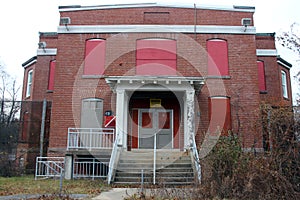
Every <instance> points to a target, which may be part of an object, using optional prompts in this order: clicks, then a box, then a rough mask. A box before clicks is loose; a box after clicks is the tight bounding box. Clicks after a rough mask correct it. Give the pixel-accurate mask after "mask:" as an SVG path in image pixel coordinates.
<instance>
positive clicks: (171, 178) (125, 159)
mask: <svg viewBox="0 0 300 200" xmlns="http://www.w3.org/2000/svg"><path fill="white" fill-rule="evenodd" d="M156 158H157V159H156V182H157V183H158V182H160V183H162V184H169V185H188V184H191V183H193V181H194V173H193V168H192V163H191V158H190V156H189V155H188V154H187V153H185V152H178V151H177V152H175V151H165V152H164V151H159V152H157V157H156ZM142 170H143V177H144V180H143V181H144V183H149V184H152V183H153V151H152V152H151V151H141V152H122V153H121V155H120V160H119V164H118V167H117V171H116V175H115V180H114V183H116V184H140V183H141V176H142V175H141V173H142Z"/></svg>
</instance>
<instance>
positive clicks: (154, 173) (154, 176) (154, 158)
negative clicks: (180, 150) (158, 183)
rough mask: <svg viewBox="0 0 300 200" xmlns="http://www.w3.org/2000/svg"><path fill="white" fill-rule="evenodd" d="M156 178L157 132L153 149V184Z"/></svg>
mask: <svg viewBox="0 0 300 200" xmlns="http://www.w3.org/2000/svg"><path fill="white" fill-rule="evenodd" d="M155 179H156V133H155V134H154V149H153V184H154V185H155Z"/></svg>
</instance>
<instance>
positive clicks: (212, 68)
mask: <svg viewBox="0 0 300 200" xmlns="http://www.w3.org/2000/svg"><path fill="white" fill-rule="evenodd" d="M206 45H207V55H208V59H207V62H208V63H207V67H208V69H207V73H208V75H209V76H228V75H229V71H228V47H227V41H225V40H220V39H211V40H208V41H207V44H206Z"/></svg>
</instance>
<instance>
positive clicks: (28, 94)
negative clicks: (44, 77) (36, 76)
mask: <svg viewBox="0 0 300 200" xmlns="http://www.w3.org/2000/svg"><path fill="white" fill-rule="evenodd" d="M32 75H33V70H29V71H28V73H27V86H26V97H29V96H30V95H31V86H32Z"/></svg>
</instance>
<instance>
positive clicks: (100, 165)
mask: <svg viewBox="0 0 300 200" xmlns="http://www.w3.org/2000/svg"><path fill="white" fill-rule="evenodd" d="M108 165H109V162H101V161H99V160H98V159H95V158H90V159H88V158H76V159H75V160H74V163H73V178H92V179H93V180H94V179H95V178H106V177H107V174H108V169H109V167H108Z"/></svg>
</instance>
